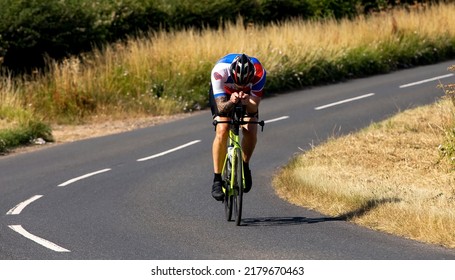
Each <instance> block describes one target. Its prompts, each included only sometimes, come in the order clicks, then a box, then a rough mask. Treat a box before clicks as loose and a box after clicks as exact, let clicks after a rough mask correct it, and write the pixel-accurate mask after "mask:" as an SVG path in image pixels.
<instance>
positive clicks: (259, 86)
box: [211, 53, 266, 98]
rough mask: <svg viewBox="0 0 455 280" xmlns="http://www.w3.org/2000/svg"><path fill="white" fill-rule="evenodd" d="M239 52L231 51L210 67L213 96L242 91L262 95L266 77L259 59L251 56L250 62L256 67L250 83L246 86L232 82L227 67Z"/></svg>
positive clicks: (257, 95)
mask: <svg viewBox="0 0 455 280" xmlns="http://www.w3.org/2000/svg"><path fill="white" fill-rule="evenodd" d="M239 55H240V54H235V53H231V54H228V55H226V56H224V57H223V58H221V59H220V60H218V62H217V63H216V65H215V66H214V67H213V69H212V75H211V82H212V89H213V95H214V97H215V98H216V97H220V96H227V95H231V94H232V93H234V92H240V91H243V92H244V93H248V94H250V95H252V96H256V97H262V95H263V90H264V85H265V78H266V71H265V69H264V67H262V64H261V63H260V62H259V60H258V59H257V58H255V57H251V56H250V59H251V62H253V64H254V68H255V69H256V74H255V75H254V77H253V80H252V81H251V83H249V84H248V85H246V86H241V87H240V86H237V85H235V84H234V81H233V79H232V77H231V76H230V73H229V67H230V66H231V63H232V61H233V60H234V59H235V58H236V57H237V56H239Z"/></svg>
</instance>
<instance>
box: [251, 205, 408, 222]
mask: <svg viewBox="0 0 455 280" xmlns="http://www.w3.org/2000/svg"><path fill="white" fill-rule="evenodd" d="M400 201H401V200H400V199H398V198H384V199H372V200H369V201H367V202H366V203H365V204H364V205H362V206H361V207H359V208H358V209H355V210H354V211H350V212H347V213H344V214H341V215H338V216H336V217H317V218H307V217H260V218H244V219H242V226H292V225H302V224H315V223H322V222H333V221H349V220H351V219H352V218H354V217H361V216H363V215H365V214H366V213H368V212H369V211H371V210H373V209H374V208H376V207H378V206H380V205H382V204H386V203H398V202H400Z"/></svg>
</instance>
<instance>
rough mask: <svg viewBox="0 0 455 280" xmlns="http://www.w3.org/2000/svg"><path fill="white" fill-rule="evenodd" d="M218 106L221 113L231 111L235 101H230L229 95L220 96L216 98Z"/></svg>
mask: <svg viewBox="0 0 455 280" xmlns="http://www.w3.org/2000/svg"><path fill="white" fill-rule="evenodd" d="M215 102H216V106H217V107H218V112H219V113H221V114H226V113H229V112H230V111H231V110H232V109H233V108H234V105H235V104H234V103H232V102H231V101H229V99H228V98H227V96H220V97H217V98H215Z"/></svg>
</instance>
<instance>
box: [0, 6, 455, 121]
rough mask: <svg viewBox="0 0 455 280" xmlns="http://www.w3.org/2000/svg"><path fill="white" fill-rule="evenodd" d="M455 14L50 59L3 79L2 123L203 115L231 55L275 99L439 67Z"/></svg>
mask: <svg viewBox="0 0 455 280" xmlns="http://www.w3.org/2000/svg"><path fill="white" fill-rule="evenodd" d="M454 13H455V6H454V5H434V6H429V7H425V8H420V9H416V10H415V11H407V10H404V9H401V10H394V11H393V12H390V13H384V14H377V15H374V16H359V17H356V18H355V19H352V20H350V19H347V18H346V19H338V20H337V19H333V18H330V19H326V20H323V21H307V20H302V19H296V20H292V21H285V22H278V23H271V24H268V25H261V24H252V23H245V22H244V21H243V18H238V20H237V21H236V23H225V24H223V25H221V26H219V27H218V29H212V28H187V29H185V30H181V31H179V30H165V29H163V30H160V31H156V32H149V33H144V34H143V36H140V37H127V39H125V40H124V41H119V42H116V43H112V44H106V45H103V46H102V47H99V48H96V49H94V50H93V51H91V52H86V53H81V54H79V55H77V56H72V57H69V58H66V59H62V60H52V59H48V60H47V64H46V70H45V71H38V72H33V73H30V74H29V75H24V76H16V77H14V76H11V75H7V74H6V72H5V74H4V75H2V76H1V79H2V80H1V81H2V82H1V83H0V125H1V126H0V129H2V128H4V127H6V125H7V124H8V125H9V124H11V123H16V124H18V123H19V122H13V121H11V118H6V117H5V115H4V113H3V112H5V109H4V108H5V107H7V110H11V108H13V110H17V111H18V112H19V113H18V115H21V114H22V113H21V112H23V111H24V112H26V115H27V116H29V118H31V119H32V120H35V121H38V122H42V123H48V124H55V123H82V122H90V121H91V120H92V119H93V118H94V117H97V118H99V117H100V116H101V117H102V116H109V118H119V119H120V118H125V117H135V116H141V115H165V114H173V113H176V112H189V111H193V110H199V109H201V108H205V107H206V106H207V90H208V84H209V76H210V70H211V67H212V66H213V64H214V63H215V62H216V60H217V59H218V58H219V57H221V56H223V55H225V54H226V53H230V52H245V53H248V54H251V55H255V56H257V57H258V58H259V59H260V60H261V61H262V62H263V63H264V65H265V67H266V69H267V71H268V82H267V91H269V92H276V93H278V92H281V91H286V90H291V89H297V88H303V87H306V86H313V85H318V84H321V83H330V82H336V81H341V80H346V79H350V78H355V77H362V76H365V75H370V74H376V73H385V72H388V71H392V70H396V69H400V68H403V67H411V66H415V65H420V64H426V63H433V62H437V61H440V60H443V59H447V58H451V57H454V55H455V30H454V29H452V28H450V26H451V21H452V15H453V14H454ZM372 30H374V32H372ZM10 115H14V114H10ZM6 120H8V121H6ZM7 128H9V127H7Z"/></svg>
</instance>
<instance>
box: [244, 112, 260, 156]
mask: <svg viewBox="0 0 455 280" xmlns="http://www.w3.org/2000/svg"><path fill="white" fill-rule="evenodd" d="M256 115H257V113H256V114H255V115H254V116H251V117H250V116H249V117H244V120H245V121H257V117H256ZM257 132H258V125H257V124H252V123H249V124H245V125H244V126H243V128H242V133H243V138H242V151H243V161H244V162H245V163H249V162H250V159H251V156H252V155H253V152H254V149H255V147H256V143H257Z"/></svg>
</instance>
